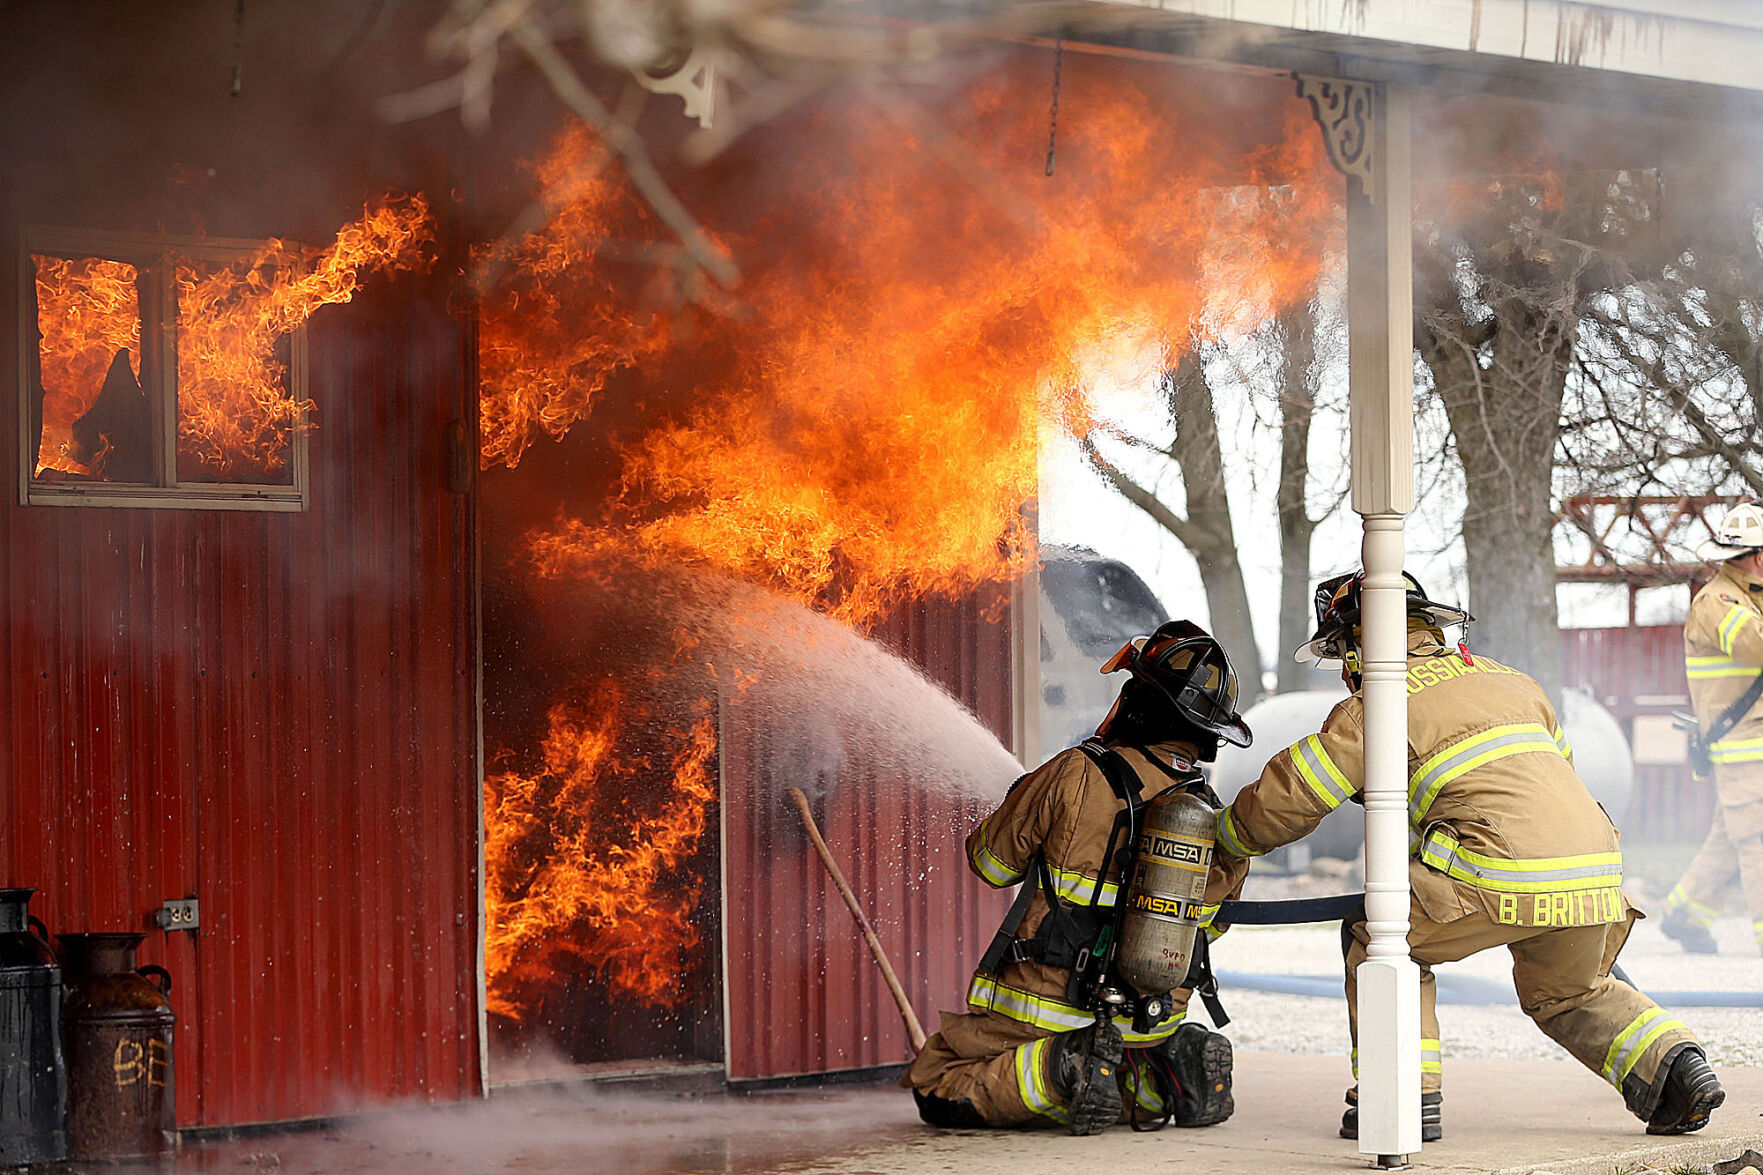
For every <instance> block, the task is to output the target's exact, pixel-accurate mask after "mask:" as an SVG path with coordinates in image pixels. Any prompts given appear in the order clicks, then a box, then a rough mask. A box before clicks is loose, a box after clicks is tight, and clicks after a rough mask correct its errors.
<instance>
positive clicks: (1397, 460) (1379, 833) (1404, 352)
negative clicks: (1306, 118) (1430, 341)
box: [1298, 77, 1420, 1167]
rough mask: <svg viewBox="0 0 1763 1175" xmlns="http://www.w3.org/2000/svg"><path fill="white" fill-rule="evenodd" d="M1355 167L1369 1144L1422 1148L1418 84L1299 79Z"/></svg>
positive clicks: (1350, 168) (1363, 1044) (1339, 158)
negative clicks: (1408, 591)
mask: <svg viewBox="0 0 1763 1175" xmlns="http://www.w3.org/2000/svg"><path fill="white" fill-rule="evenodd" d="M1298 92H1299V93H1300V94H1302V95H1304V96H1305V97H1307V98H1309V99H1310V102H1311V105H1312V107H1313V109H1314V110H1315V112H1316V117H1317V121H1318V122H1319V123H1321V124H1322V129H1323V134H1324V138H1325V139H1326V140H1327V141H1328V146H1329V154H1330V157H1331V158H1332V159H1333V160H1334V162H1335V165H1336V166H1337V167H1339V168H1340V169H1341V170H1342V171H1343V172H1345V173H1346V175H1347V177H1348V180H1347V333H1348V365H1349V370H1350V378H1351V400H1352V465H1353V469H1352V475H1353V509H1354V510H1355V511H1356V512H1357V513H1358V514H1359V515H1360V516H1361V517H1362V518H1363V519H1364V524H1365V538H1364V547H1363V560H1364V565H1365V594H1364V637H1365V642H1364V643H1365V647H1364V649H1363V650H1362V655H1363V658H1364V666H1363V668H1364V683H1365V686H1364V696H1365V780H1364V790H1365V913H1366V918H1367V921H1368V923H1369V928H1370V931H1371V943H1370V950H1369V957H1368V958H1367V959H1366V960H1365V962H1364V963H1362V964H1361V965H1360V967H1359V974H1358V979H1359V1009H1358V1010H1359V1150H1360V1152H1361V1153H1363V1154H1372V1155H1377V1156H1378V1162H1379V1164H1380V1165H1382V1166H1385V1167H1395V1166H1401V1165H1403V1164H1404V1163H1405V1161H1406V1156H1408V1155H1410V1154H1413V1153H1415V1152H1416V1151H1418V1150H1419V1149H1420V969H1419V968H1418V967H1416V966H1415V964H1414V962H1413V961H1412V960H1411V959H1409V958H1408V694H1407V689H1406V681H1405V678H1406V674H1407V668H1408V663H1407V622H1406V611H1407V610H1406V607H1405V606H1404V601H1403V584H1402V578H1401V573H1402V563H1403V553H1404V548H1403V539H1402V521H1403V516H1404V515H1406V514H1407V513H1408V512H1409V511H1410V510H1411V509H1413V507H1414V358H1413V355H1414V339H1413V301H1414V297H1413V266H1412V238H1411V236H1410V232H1411V228H1410V224H1409V219H1410V208H1411V200H1412V191H1411V184H1410V174H1409V140H1408V95H1407V93H1406V92H1405V91H1404V90H1403V89H1402V88H1401V87H1400V86H1397V85H1393V84H1389V83H1381V84H1379V83H1366V82H1354V81H1342V80H1339V79H1332V78H1310V77H1303V78H1300V79H1299V85H1298Z"/></svg>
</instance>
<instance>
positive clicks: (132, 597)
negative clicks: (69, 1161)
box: [0, 4, 479, 1126]
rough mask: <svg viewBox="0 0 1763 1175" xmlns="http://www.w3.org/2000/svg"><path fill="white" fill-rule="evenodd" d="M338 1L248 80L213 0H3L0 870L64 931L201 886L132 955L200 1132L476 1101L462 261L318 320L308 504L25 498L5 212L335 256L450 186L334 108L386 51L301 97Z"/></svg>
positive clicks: (259, 37) (261, 25) (378, 131)
mask: <svg viewBox="0 0 1763 1175" xmlns="http://www.w3.org/2000/svg"><path fill="white" fill-rule="evenodd" d="M326 11H329V12H330V13H331V14H332V16H333V17H334V16H335V15H336V14H337V13H339V12H341V11H342V9H339V8H336V7H335V6H318V5H315V6H313V8H312V9H310V10H306V11H304V12H303V11H301V10H300V9H299V8H298V7H297V6H296V7H290V8H288V9H286V10H284V11H281V12H269V13H266V12H264V11H263V10H262V9H261V8H259V9H254V10H253V11H252V13H251V15H250V16H249V17H248V18H247V24H246V26H245V32H246V41H245V50H244V56H243V58H242V61H243V71H242V78H243V81H244V90H243V93H242V94H241V96H240V97H239V98H237V99H234V98H231V97H229V95H228V92H227V90H228V79H229V72H230V54H231V39H232V35H233V30H232V14H233V6H231V5H221V4H205V5H189V6H178V7H177V9H176V10H175V11H174V10H169V9H162V8H160V7H159V6H128V5H106V4H91V5H77V6H76V5H41V6H31V7H30V8H27V9H17V8H9V9H8V10H7V13H6V16H5V23H6V29H5V35H4V36H0V42H3V47H0V67H3V68H0V158H4V159H5V160H6V164H5V171H6V183H5V184H4V185H0V245H3V246H4V250H5V253H4V265H3V266H0V388H4V389H5V396H4V400H3V403H4V411H0V461H3V467H4V469H5V470H6V484H7V487H8V488H7V489H6V491H5V494H4V496H3V498H0V564H3V570H0V633H3V634H4V641H3V643H0V648H4V650H5V657H6V664H5V665H4V666H3V667H0V884H5V885H25V886H35V887H37V888H38V890H39V894H38V896H37V898H36V900H35V901H34V903H33V907H32V909H33V912H34V913H37V914H39V915H40V916H41V917H43V918H44V919H45V920H46V921H47V922H48V923H49V925H50V926H51V928H52V929H53V930H55V931H85V930H142V929H146V928H147V919H148V917H149V915H150V913H151V911H153V910H154V909H156V908H157V907H158V906H159V904H160V903H161V902H162V901H163V900H165V899H167V898H174V897H186V896H194V897H196V898H198V899H199V901H200V903H201V919H202V929H201V931H200V933H199V934H198V935H197V936H196V937H194V938H191V937H189V936H188V935H185V934H182V933H170V934H167V933H163V932H158V931H155V932H153V933H152V934H151V936H150V937H149V938H148V940H147V942H146V943H145V944H144V945H143V948H142V952H141V961H142V962H155V963H160V964H163V965H164V966H166V967H167V968H168V969H169V970H170V971H171V973H172V975H173V977H174V980H175V984H176V986H175V989H174V991H173V993H172V1002H173V1004H174V1006H175V1009H176V1011H177V1014H178V1028H177V1046H176V1065H177V1077H176V1080H177V1103H178V1121H179V1122H180V1124H182V1125H185V1126H191V1125H230V1124H238V1123H249V1122H258V1121H267V1120H279V1119H291V1118H300V1117H306V1116H313V1115H324V1114H329V1113H334V1112H339V1111H344V1110H349V1109H354V1108H358V1107H360V1106H361V1105H363V1104H364V1103H371V1102H374V1101H378V1100H383V1099H388V1098H423V1099H441V1100H445V1099H457V1098H461V1097H466V1096H470V1095H472V1094H474V1093H476V1092H477V1091H478V1089H479V1042H478V1030H477V1023H478V1010H477V1000H478V997H477V978H476V976H477V967H476V943H477V935H478V925H477V922H478V901H479V899H478V881H477V876H476V854H477V836H478V831H477V812H478V806H479V797H478V770H477V764H476V755H477V750H476V722H477V707H476V695H475V680H476V640H477V634H476V620H475V615H476V613H475V606H474V597H473V583H474V577H475V565H474V537H473V536H474V525H475V522H474V519H473V516H472V509H473V505H472V500H471V498H470V496H469V495H468V494H457V493H453V492H450V491H449V489H448V481H447V450H446V443H445V437H446V430H447V429H448V427H449V426H457V425H458V424H459V423H460V422H466V423H467V424H469V422H470V421H471V419H472V411H471V403H472V400H471V393H470V389H469V387H468V384H467V377H466V372H467V366H466V361H465V357H466V355H467V353H468V349H467V347H466V346H465V339H464V328H463V327H462V325H461V323H460V322H459V321H456V320H455V318H454V317H452V316H450V314H449V313H448V312H447V310H446V306H447V302H446V296H447V289H448V286H447V283H448V282H450V281H452V280H454V274H456V273H457V266H456V265H455V266H454V267H453V268H452V269H451V270H450V269H449V268H448V266H447V265H446V264H445V262H443V264H442V265H440V266H438V267H437V269H436V270H435V271H434V273H432V274H431V275H429V276H428V277H425V278H404V279H400V280H399V281H398V282H397V283H395V284H393V283H388V282H386V281H385V279H378V280H377V281H376V282H375V283H374V284H372V285H371V286H370V287H369V288H368V289H367V290H366V291H365V292H364V293H363V294H362V295H361V296H360V297H358V298H357V300H356V301H355V302H354V303H353V304H351V305H349V306H345V307H332V308H328V309H325V310H322V311H320V312H319V313H318V314H317V315H316V316H315V317H314V318H313V320H312V322H311V324H310V372H311V375H310V389H309V390H310V394H311V396H312V398H313V399H314V400H316V402H317V405H318V411H317V416H316V419H317V429H316V431H315V432H314V433H313V434H312V436H311V441H310V445H311V448H310V470H311V491H310V503H309V507H308V508H307V509H306V510H305V511H304V512H301V513H280V514H278V513H246V512H231V511H187V510H176V509H117V508H108V509H106V508H88V507H43V506H37V507H23V506H20V505H19V504H18V502H17V491H16V488H14V487H16V484H17V483H16V473H15V470H16V468H17V465H16V462H17V454H18V446H19V437H18V435H17V434H18V431H19V425H18V412H17V399H16V397H17V395H18V392H17V388H18V372H19V365H20V357H19V355H18V339H19V331H18V320H17V319H18V314H19V312H20V305H19V290H18V288H17V286H18V283H17V280H16V279H15V278H14V277H13V274H15V273H16V272H17V269H16V266H17V256H18V247H19V229H20V226H22V225H25V224H32V223H40V224H53V225H60V226H67V227H77V228H101V229H115V230H125V231H136V232H153V231H156V230H160V229H164V230H168V231H172V232H182V233H189V232H190V231H191V227H192V221H195V220H199V221H201V222H203V223H204V224H205V227H206V228H207V230H208V231H209V232H211V233H213V234H214V235H217V236H238V237H253V238H256V237H265V236H271V235H274V236H281V237H286V238H291V239H294V240H301V241H306V242H312V243H325V242H326V241H328V239H329V236H330V234H333V233H334V232H335V230H336V229H337V228H338V227H339V226H341V225H342V224H343V223H345V222H347V221H348V220H350V219H352V218H353V217H354V216H356V215H359V213H360V209H361V205H362V202H363V201H364V200H366V199H367V198H369V197H371V196H373V195H376V194H378V192H383V191H385V190H386V189H387V188H391V187H398V188H403V189H405V190H412V189H417V188H421V189H423V190H427V191H429V192H431V193H435V192H439V193H443V194H444V193H446V192H448V190H449V186H448V184H447V182H446V170H447V167H446V163H445V156H444V154H440V153H436V152H434V151H432V150H430V148H429V147H426V146H424V145H423V144H422V143H421V140H420V137H419V136H406V137H404V138H401V139H399V140H397V142H398V144H399V146H398V152H397V153H393V152H392V151H391V150H390V149H389V147H388V146H387V143H386V142H385V140H384V136H385V135H386V133H387V132H386V131H385V130H384V128H383V127H382V126H381V124H379V123H377V122H376V121H375V120H373V119H372V118H371V117H370V116H368V115H367V114H366V113H365V109H366V108H365V107H363V106H359V105H350V104H349V103H346V102H345V101H344V99H343V97H342V96H341V94H342V91H344V90H345V89H347V88H348V86H349V85H350V84H352V83H351V82H350V81H349V79H352V78H355V77H357V76H358V74H359V71H360V70H361V69H362V68H365V64H364V63H365V62H366V61H369V60H375V59H381V60H383V58H379V57H378V55H376V54H370V55H369V56H368V57H365V58H363V59H362V61H361V62H357V63H356V64H355V65H353V66H352V67H351V68H350V69H349V70H347V71H344V72H342V73H341V74H339V75H338V77H339V78H341V79H343V80H341V81H336V82H333V83H331V84H330V85H329V86H328V87H327V86H325V85H321V84H320V82H321V81H322V79H321V78H320V71H321V70H323V69H324V68H325V66H326V64H327V61H328V60H329V58H330V55H331V52H332V51H334V50H335V48H336V46H337V45H338V44H342V43H343V42H344V40H345V38H346V37H347V34H348V33H349V31H350V29H351V28H353V27H354V24H353V23H347V24H341V23H338V22H337V21H336V20H335V19H332V20H326V19H324V13H325V12H326ZM358 17H359V13H358V12H357V19H358ZM278 21H279V22H280V23H279V25H278V24H277V22H278ZM290 70H292V71H303V72H302V73H301V75H300V76H299V77H297V78H296V77H290V76H288V71H290ZM411 145H413V146H414V150H407V147H408V146H411ZM178 176H182V177H185V178H186V179H188V181H189V182H188V183H182V182H181V181H179V182H177V183H174V182H172V179H173V178H174V177H178ZM453 248H454V245H453V244H452V243H451V242H449V241H447V240H443V241H442V242H441V245H440V249H441V252H442V254H443V256H446V255H448V253H449V251H450V250H452V249H453Z"/></svg>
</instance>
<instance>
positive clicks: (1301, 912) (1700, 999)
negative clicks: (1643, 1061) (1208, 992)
mask: <svg viewBox="0 0 1763 1175" xmlns="http://www.w3.org/2000/svg"><path fill="white" fill-rule="evenodd" d="M1364 916H1365V895H1364V894H1341V895H1338V896H1336V897H1326V898H1299V899H1296V900H1291V901H1280V902H1243V901H1230V902H1225V903H1224V904H1223V905H1222V906H1221V907H1220V909H1219V912H1218V917H1217V919H1216V920H1217V921H1218V922H1219V923H1221V924H1223V925H1226V926H1280V925H1289V924H1292V923H1296V922H1333V921H1335V920H1337V919H1339V920H1341V921H1343V922H1348V923H1351V922H1354V921H1357V920H1358V919H1360V918H1363V917H1364ZM1610 973H1611V974H1612V975H1614V976H1615V977H1616V978H1617V979H1620V980H1621V981H1622V982H1624V983H1626V984H1628V985H1629V986H1630V987H1632V988H1634V989H1635V990H1636V991H1640V990H1642V989H1641V987H1640V985H1639V984H1637V983H1635V982H1634V980H1632V979H1630V978H1629V977H1628V975H1627V973H1626V972H1624V971H1623V969H1622V967H1621V966H1620V965H1618V964H1612V965H1611V969H1610ZM1218 981H1219V983H1220V984H1222V985H1224V986H1228V987H1236V988H1241V989H1242V990H1244V991H1262V992H1269V993H1273V994H1277V995H1306V996H1320V997H1323V998H1335V999H1339V998H1341V996H1342V995H1343V994H1344V992H1343V989H1342V986H1341V980H1340V976H1338V975H1334V976H1328V975H1263V974H1258V973H1255V972H1248V971H1220V972H1218ZM1437 984H1438V1000H1439V1002H1440V1003H1442V1004H1470V1005H1482V1006H1489V1005H1495V1004H1506V1003H1510V1002H1511V1001H1512V988H1511V987H1510V986H1509V985H1507V984H1501V983H1498V982H1496V981H1494V980H1491V979H1480V978H1477V977H1476V976H1472V975H1448V974H1445V975H1439V976H1437ZM1646 995H1647V997H1648V998H1649V999H1651V1000H1652V1001H1653V1002H1654V1003H1657V1004H1660V1005H1663V1006H1665V1007H1676V1008H1763V991H1654V992H1647V993H1646Z"/></svg>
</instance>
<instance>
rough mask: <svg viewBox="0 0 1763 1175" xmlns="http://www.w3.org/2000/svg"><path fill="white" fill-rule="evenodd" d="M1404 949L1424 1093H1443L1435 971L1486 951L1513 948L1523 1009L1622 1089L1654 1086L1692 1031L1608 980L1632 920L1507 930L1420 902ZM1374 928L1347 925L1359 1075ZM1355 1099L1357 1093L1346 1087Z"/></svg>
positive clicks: (1350, 1014) (1481, 917) (1478, 916)
mask: <svg viewBox="0 0 1763 1175" xmlns="http://www.w3.org/2000/svg"><path fill="white" fill-rule="evenodd" d="M1409 916H1410V918H1411V920H1412V921H1411V926H1412V929H1411V930H1410V931H1409V933H1408V953H1409V957H1411V958H1412V959H1413V960H1414V961H1415V962H1416V963H1418V964H1420V1033H1421V1045H1420V1047H1421V1070H1420V1088H1421V1090H1422V1091H1423V1092H1427V1093H1431V1092H1433V1091H1436V1090H1438V1089H1440V1088H1442V1083H1443V1074H1444V1065H1443V1058H1442V1056H1441V1053H1440V1045H1439V1018H1438V1010H1437V1007H1436V1002H1435V1000H1436V995H1437V984H1436V981H1435V980H1434V978H1433V973H1432V968H1433V966H1434V965H1436V964H1439V963H1452V962H1455V961H1457V960H1458V959H1466V958H1468V957H1469V956H1470V955H1473V954H1475V953H1477V952H1478V951H1484V950H1487V949H1488V948H1489V947H1497V946H1504V947H1506V948H1507V949H1508V950H1510V951H1511V952H1512V985H1513V987H1514V988H1516V989H1517V992H1518V1002H1519V1005H1520V1006H1521V1007H1522V1008H1523V1009H1524V1012H1525V1014H1526V1015H1527V1016H1529V1017H1530V1018H1531V1019H1532V1020H1534V1021H1535V1022H1536V1026H1537V1027H1538V1028H1540V1029H1542V1030H1543V1032H1544V1034H1545V1035H1547V1036H1548V1037H1549V1039H1550V1040H1553V1041H1554V1042H1555V1043H1556V1044H1559V1045H1560V1046H1561V1047H1562V1048H1564V1049H1566V1050H1567V1051H1568V1052H1569V1053H1571V1054H1573V1057H1574V1059H1575V1060H1577V1061H1578V1062H1579V1063H1580V1064H1582V1065H1584V1066H1585V1067H1586V1068H1588V1069H1590V1070H1591V1071H1592V1072H1594V1073H1596V1074H1598V1075H1599V1076H1600V1077H1602V1078H1603V1079H1604V1080H1605V1081H1608V1082H1609V1083H1610V1084H1611V1085H1613V1086H1615V1087H1616V1089H1617V1091H1618V1092H1621V1091H1622V1089H1623V1082H1624V1080H1625V1079H1627V1078H1628V1077H1629V1076H1630V1075H1631V1074H1632V1075H1635V1076H1636V1077H1638V1079H1639V1080H1640V1081H1642V1082H1645V1083H1647V1084H1648V1086H1650V1087H1655V1088H1656V1087H1657V1086H1658V1085H1659V1081H1660V1078H1661V1076H1662V1075H1661V1074H1660V1073H1659V1066H1660V1061H1661V1060H1662V1059H1663V1058H1664V1057H1665V1055H1666V1054H1667V1053H1668V1052H1670V1050H1671V1049H1672V1048H1673V1047H1674V1046H1675V1045H1678V1044H1680V1043H1684V1042H1686V1041H1687V1042H1694V1041H1695V1039H1696V1038H1695V1035H1694V1034H1693V1033H1691V1032H1690V1030H1689V1029H1688V1028H1687V1027H1686V1026H1685V1025H1684V1024H1683V1023H1682V1022H1681V1021H1679V1020H1677V1019H1676V1018H1674V1017H1672V1016H1670V1015H1668V1014H1667V1013H1665V1012H1664V1011H1663V1010H1661V1009H1660V1007H1659V1005H1657V1004H1655V1003H1654V1002H1653V1001H1652V1000H1650V999H1648V998H1647V997H1646V996H1644V995H1642V994H1641V993H1640V992H1638V991H1636V990H1635V989H1634V988H1632V987H1630V986H1628V984H1626V983H1623V982H1622V981H1621V980H1619V979H1615V978H1613V977H1612V976H1611V974H1610V968H1611V966H1612V965H1613V964H1614V963H1615V962H1616V954H1617V952H1618V951H1620V950H1621V949H1622V944H1623V943H1624V942H1625V941H1626V940H1627V938H1628V931H1629V927H1630V926H1632V925H1633V923H1634V919H1635V917H1636V914H1635V913H1633V912H1632V911H1631V912H1630V913H1629V916H1628V918H1627V919H1626V920H1624V921H1622V922H1613V923H1608V924H1604V925H1593V926H1567V927H1549V926H1507V925H1503V924H1501V923H1499V922H1495V921H1494V920H1493V919H1492V918H1489V917H1488V916H1487V915H1486V914H1484V913H1470V914H1466V915H1464V916H1463V917H1461V918H1457V919H1454V920H1452V921H1450V922H1433V921H1431V920H1430V919H1428V918H1427V916H1426V914H1425V913H1424V912H1423V911H1422V910H1421V908H1420V906H1419V903H1418V902H1416V903H1415V904H1414V905H1413V906H1412V907H1411V909H1410V912H1409ZM1369 938H1370V931H1369V930H1368V929H1367V928H1366V925H1365V923H1363V922H1360V923H1358V924H1356V925H1354V926H1351V927H1348V928H1346V930H1345V932H1344V934H1343V945H1344V946H1345V947H1346V964H1347V975H1346V983H1347V1021H1348V1024H1349V1026H1350V1028H1351V1031H1352V1034H1353V1074H1354V1077H1355V1079H1357V1077H1358V1072H1359V1048H1358V1045H1359V1022H1358V1017H1359V1009H1358V998H1357V997H1358V980H1357V975H1356V972H1357V971H1358V967H1359V964H1360V963H1362V962H1364V961H1365V958H1366V943H1367V941H1368V940H1369ZM1348 1096H1349V1098H1351V1097H1353V1096H1354V1093H1353V1092H1352V1091H1349V1094H1348Z"/></svg>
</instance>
